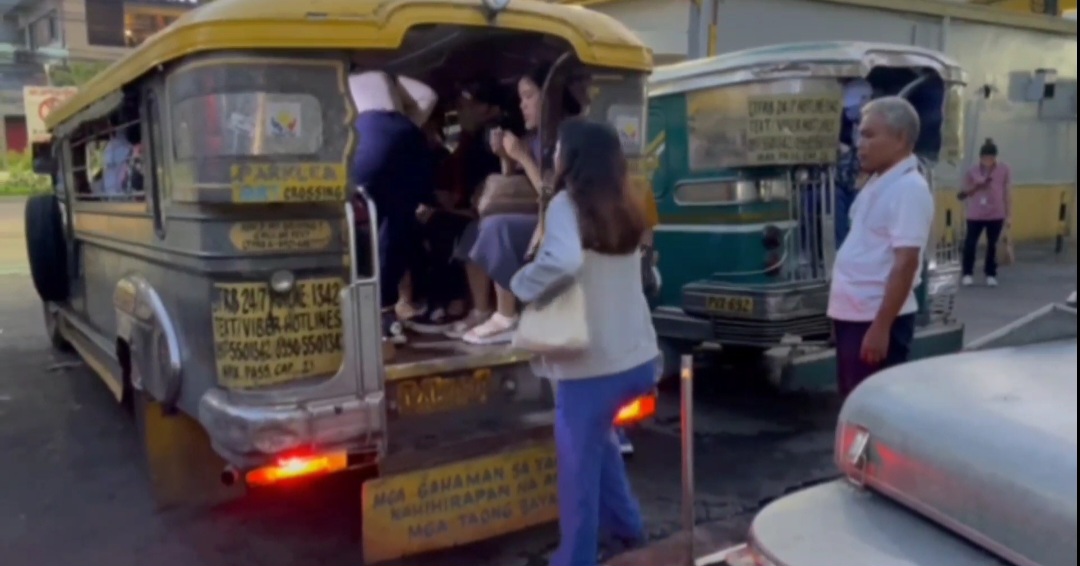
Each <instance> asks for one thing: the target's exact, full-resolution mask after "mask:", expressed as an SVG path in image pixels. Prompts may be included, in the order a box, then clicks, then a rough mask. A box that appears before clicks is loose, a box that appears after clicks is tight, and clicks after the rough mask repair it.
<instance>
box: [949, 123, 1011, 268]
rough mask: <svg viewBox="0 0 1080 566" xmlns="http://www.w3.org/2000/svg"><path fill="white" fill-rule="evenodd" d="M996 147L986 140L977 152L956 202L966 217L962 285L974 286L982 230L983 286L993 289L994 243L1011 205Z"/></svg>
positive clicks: (1004, 168)
mask: <svg viewBox="0 0 1080 566" xmlns="http://www.w3.org/2000/svg"><path fill="white" fill-rule="evenodd" d="M997 156H998V148H997V146H996V145H994V140H992V139H989V138H987V140H986V143H984V144H983V146H982V148H980V149H979V163H977V164H976V165H975V166H973V167H972V168H971V169H970V170H968V172H967V175H965V176H964V188H963V190H961V191H960V200H963V201H964V205H965V211H966V216H967V237H966V239H965V240H964V261H963V263H964V273H963V279H962V282H963V284H964V285H971V284H972V283H974V279H973V278H972V275H973V274H974V272H975V251H976V249H977V248H978V246H979V239H980V238H981V237H982V233H983V231H984V230H985V231H986V261H985V266H984V273H985V274H986V284H987V285H988V286H990V287H996V286H997V243H998V239H999V238H1001V232H1002V230H1003V229H1004V228H1005V226H1006V225H1007V224H1008V222H1009V218H1010V212H1011V210H1010V207H1011V205H1012V195H1011V189H1012V172H1011V171H1009V166H1008V165H1006V164H1004V163H1002V162H1000V161H998V158H997Z"/></svg>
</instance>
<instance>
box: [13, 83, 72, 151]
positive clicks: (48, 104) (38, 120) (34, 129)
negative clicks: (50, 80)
mask: <svg viewBox="0 0 1080 566" xmlns="http://www.w3.org/2000/svg"><path fill="white" fill-rule="evenodd" d="M78 91H79V89H77V88H75V87H73V86H66V87H55V86H27V87H23V110H24V111H25V112H26V133H27V135H28V136H29V137H30V141H32V142H46V141H49V130H48V129H46V128H45V117H46V116H48V115H49V113H50V112H52V111H53V109H54V108H56V107H57V106H60V104H61V103H63V102H64V101H65V100H67V99H69V98H71V97H72V96H74V95H75V93H76V92H78Z"/></svg>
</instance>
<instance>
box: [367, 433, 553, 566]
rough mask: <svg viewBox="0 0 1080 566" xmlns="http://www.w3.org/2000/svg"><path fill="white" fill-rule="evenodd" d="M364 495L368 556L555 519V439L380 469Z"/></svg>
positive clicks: (450, 543)
mask: <svg viewBox="0 0 1080 566" xmlns="http://www.w3.org/2000/svg"><path fill="white" fill-rule="evenodd" d="M361 501H362V504H361V508H362V513H363V517H362V520H361V526H362V539H363V545H364V560H365V561H367V563H368V564H374V563H377V562H383V561H386V560H393V559H396V558H401V557H403V556H408V555H414V554H420V553H424V552H431V551H434V550H441V549H445V548H451V547H454V546H459V545H462V544H468V543H471V542H477V541H481V540H486V539H490V538H494V537H497V536H501V535H505V534H507V533H512V532H515V531H520V530H522V529H526V528H529V527H533V526H536V525H542V524H544V523H550V522H552V521H554V520H555V519H557V518H558V516H559V504H558V475H557V474H556V459H555V446H554V444H553V443H551V442H545V443H542V444H539V445H533V446H525V447H521V448H517V449H513V450H510V451H507V452H503V453H501V454H495V455H490V456H484V457H480V458H475V459H470V460H464V461H461V462H455V463H453V464H447V465H445V466H439V467H436V468H427V469H421V470H416V471H412V472H407V473H404V474H400V475H395V476H388V477H381V478H379V479H376V480H371V481H368V482H366V483H364V487H363V494H362V496H361Z"/></svg>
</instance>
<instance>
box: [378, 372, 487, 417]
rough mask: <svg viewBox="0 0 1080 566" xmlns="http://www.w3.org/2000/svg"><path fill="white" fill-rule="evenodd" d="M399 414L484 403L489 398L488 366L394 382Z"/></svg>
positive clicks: (432, 412) (458, 407) (427, 411)
mask: <svg viewBox="0 0 1080 566" xmlns="http://www.w3.org/2000/svg"><path fill="white" fill-rule="evenodd" d="M394 388H395V395H394V400H395V402H396V407H397V413H398V414H399V415H430V414H434V413H442V412H446V411H453V410H457V409H465V408H468V407H475V406H477V405H483V404H485V403H487V402H488V401H489V400H490V399H491V394H490V389H491V369H489V368H481V369H478V370H474V371H473V372H471V373H469V374H467V375H460V376H454V377H441V376H431V377H422V378H419V379H410V380H407V381H401V382H398V383H397V384H396V385H394Z"/></svg>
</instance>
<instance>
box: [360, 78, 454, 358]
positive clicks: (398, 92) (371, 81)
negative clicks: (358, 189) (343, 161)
mask: <svg viewBox="0 0 1080 566" xmlns="http://www.w3.org/2000/svg"><path fill="white" fill-rule="evenodd" d="M349 89H350V91H351V93H352V97H353V102H354V103H355V104H356V109H357V112H358V115H357V118H356V129H357V133H358V134H359V136H360V139H362V140H364V142H363V143H360V144H357V149H356V155H355V156H354V160H353V176H354V181H355V182H356V183H357V185H359V186H363V187H364V188H365V189H366V190H367V192H368V194H369V195H370V196H371V198H372V200H374V201H375V207H376V213H377V218H378V223H379V279H380V280H379V289H380V294H381V297H380V303H381V306H382V309H383V337H384V339H387V340H390V341H391V342H394V343H404V341H405V334H404V329H403V328H402V325H401V323H400V321H399V320H398V317H397V315H396V313H395V312H394V305H395V304H396V303H397V301H398V284H399V283H400V282H401V279H402V278H403V277H404V276H405V273H406V272H407V271H408V269H409V267H410V266H411V265H412V263H413V262H412V258H411V257H410V256H411V254H413V253H414V252H415V250H416V248H417V245H418V244H417V242H416V238H417V235H418V232H419V230H418V226H417V221H416V210H417V208H418V207H419V206H420V205H421V204H423V203H429V204H430V203H432V202H434V186H435V167H434V164H433V157H432V154H431V148H430V146H429V144H428V140H427V137H426V136H425V135H424V133H423V131H421V129H420V125H421V124H423V123H424V122H426V121H427V119H428V117H429V116H430V114H431V112H432V111H433V110H434V108H435V103H436V101H437V97H436V96H435V93H434V91H432V90H431V89H430V88H428V87H427V86H426V85H424V84H423V83H420V82H419V81H416V80H413V79H409V78H407V77H399V78H398V79H396V80H394V79H391V78H390V77H389V76H387V75H386V73H383V72H379V71H374V72H364V73H360V74H356V75H353V76H351V77H350V78H349Z"/></svg>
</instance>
